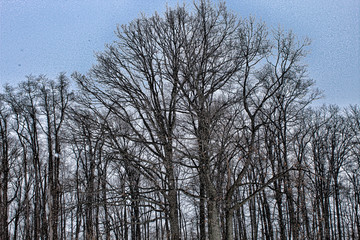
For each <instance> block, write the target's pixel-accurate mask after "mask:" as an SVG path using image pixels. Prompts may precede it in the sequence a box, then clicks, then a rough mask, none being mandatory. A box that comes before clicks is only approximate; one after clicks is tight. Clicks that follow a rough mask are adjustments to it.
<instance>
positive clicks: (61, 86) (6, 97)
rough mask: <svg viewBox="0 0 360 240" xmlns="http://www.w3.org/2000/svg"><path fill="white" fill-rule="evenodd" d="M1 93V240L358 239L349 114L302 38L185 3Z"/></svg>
mask: <svg viewBox="0 0 360 240" xmlns="http://www.w3.org/2000/svg"><path fill="white" fill-rule="evenodd" d="M116 35H117V40H116V41H115V42H114V43H112V44H108V45H107V46H106V50H104V51H103V52H99V53H97V55H96V58H97V62H96V63H95V64H94V65H93V67H92V68H91V69H90V70H89V72H88V73H87V74H85V75H84V74H81V73H78V72H75V73H72V74H71V75H70V76H69V75H67V74H65V73H60V74H59V75H58V77H56V78H54V79H49V78H48V77H47V76H46V75H39V76H33V75H29V76H27V77H26V78H24V80H23V81H22V82H20V83H19V84H18V85H16V86H15V85H10V84H8V85H5V86H4V88H3V89H4V91H3V92H0V164H1V165H0V216H1V219H0V239H4V240H6V239H14V240H15V239H25V240H30V239H31V240H39V239H51V240H57V239H86V240H92V239H104V240H110V239H131V240H140V239H144V240H146V239H148V240H153V239H171V240H178V239H183V240H190V239H200V240H205V239H209V240H220V239H253V240H256V239H264V240H274V239H294V240H300V239H326V240H330V239H334V240H335V239H336V240H342V239H344V240H345V239H359V237H360V106H359V105H356V103H354V105H350V106H348V107H339V106H336V105H324V106H316V104H314V103H316V100H317V99H319V98H321V97H322V93H321V91H320V90H318V89H317V88H316V86H315V81H314V80H312V79H311V77H310V75H311V73H308V70H307V65H306V62H305V59H306V54H307V52H308V48H309V44H310V40H308V39H299V38H298V37H297V36H296V35H295V34H294V33H292V32H291V31H286V30H283V29H280V28H269V27H267V26H266V25H265V23H263V22H260V21H257V20H256V19H255V18H251V17H250V18H240V17H238V16H236V15H235V14H234V13H232V12H231V11H229V10H228V9H227V8H226V6H225V4H223V3H222V4H217V5H215V4H213V3H211V2H209V1H196V2H195V3H194V4H193V8H191V9H188V8H187V7H185V6H178V7H176V8H173V9H172V8H168V9H167V10H166V12H164V13H163V14H162V15H160V14H157V13H155V14H154V15H153V16H150V17H146V16H142V17H139V18H137V19H135V20H133V21H131V22H130V23H128V24H126V25H122V26H118V27H117V30H116Z"/></svg>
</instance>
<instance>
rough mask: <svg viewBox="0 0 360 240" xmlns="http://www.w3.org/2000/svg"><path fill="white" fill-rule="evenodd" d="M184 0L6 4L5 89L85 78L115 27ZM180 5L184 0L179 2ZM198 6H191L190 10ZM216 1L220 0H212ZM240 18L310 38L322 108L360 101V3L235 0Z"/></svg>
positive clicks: (1, 63)
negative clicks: (39, 78) (30, 79)
mask: <svg viewBox="0 0 360 240" xmlns="http://www.w3.org/2000/svg"><path fill="white" fill-rule="evenodd" d="M177 2H178V1H176V0H168V1H159V0H152V1H143V0H141V1H136V0H133V1H130V0H102V1H100V0H0V84H1V85H4V84H5V83H10V84H11V83H17V82H20V81H22V80H24V79H25V75H29V74H32V75H39V74H46V75H47V76H48V77H55V76H57V75H58V73H59V72H64V71H65V72H66V73H67V75H69V76H70V74H71V73H72V72H73V71H79V72H81V73H86V72H87V71H88V69H89V68H90V67H91V66H92V64H94V63H95V58H94V52H97V51H102V50H104V45H105V44H106V43H111V42H113V41H114V40H115V34H114V31H115V29H116V25H117V24H126V23H128V22H129V21H131V20H132V19H134V18H136V17H138V16H140V13H141V12H143V13H145V14H146V15H148V16H149V15H152V14H153V13H154V12H155V11H158V12H159V13H162V12H164V10H165V8H166V3H168V5H169V6H176V4H177ZM179 2H180V3H182V2H183V1H179ZM192 2H193V1H185V3H187V5H189V7H191V5H192ZM214 2H215V1H214ZM226 2H227V7H228V9H230V10H232V11H233V12H235V13H237V14H238V15H239V16H241V17H248V16H249V15H253V16H256V18H257V19H261V20H263V21H265V22H266V24H267V25H268V26H269V27H275V28H277V27H278V26H281V27H282V28H284V29H288V30H289V29H291V30H293V32H294V33H295V34H296V35H297V36H299V37H300V38H303V37H309V38H310V39H311V40H312V44H311V46H310V48H309V50H310V51H311V53H310V54H309V56H308V57H307V58H306V62H307V64H308V65H309V68H308V69H309V76H310V77H311V78H313V79H314V80H316V82H317V87H318V88H320V89H322V90H324V94H325V99H323V100H321V101H320V102H319V103H323V102H325V103H334V104H339V105H342V106H346V105H348V104H360V23H359V22H360V1H359V0H317V1H314V0H272V1H268V0H247V1H244V0H231V1H230V0H229V1H226Z"/></svg>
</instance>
